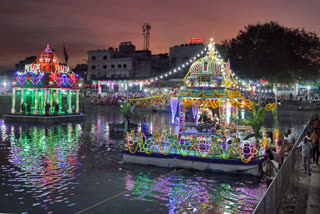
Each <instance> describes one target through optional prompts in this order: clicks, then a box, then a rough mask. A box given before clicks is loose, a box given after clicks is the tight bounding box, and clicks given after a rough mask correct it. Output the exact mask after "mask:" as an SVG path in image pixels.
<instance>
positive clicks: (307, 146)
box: [297, 137, 312, 175]
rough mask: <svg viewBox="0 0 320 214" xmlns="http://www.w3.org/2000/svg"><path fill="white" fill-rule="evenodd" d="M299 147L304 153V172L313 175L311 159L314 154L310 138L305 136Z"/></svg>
mask: <svg viewBox="0 0 320 214" xmlns="http://www.w3.org/2000/svg"><path fill="white" fill-rule="evenodd" d="M297 149H301V150H302V151H301V154H302V161H303V168H304V173H305V174H308V175H311V173H310V159H311V154H312V144H311V142H309V141H308V138H307V137H305V138H304V139H303V142H301V143H300V144H299V146H298V148H297Z"/></svg>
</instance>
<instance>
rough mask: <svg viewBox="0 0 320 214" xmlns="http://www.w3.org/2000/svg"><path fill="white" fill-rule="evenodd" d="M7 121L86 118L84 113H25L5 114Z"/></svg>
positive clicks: (56, 121) (54, 121)
mask: <svg viewBox="0 0 320 214" xmlns="http://www.w3.org/2000/svg"><path fill="white" fill-rule="evenodd" d="M3 118H4V120H5V121H10V122H30V123H66V122H75V121H82V120H84V119H85V118H86V115H85V114H83V113H80V114H67V115H49V116H46V115H23V114H6V115H3Z"/></svg>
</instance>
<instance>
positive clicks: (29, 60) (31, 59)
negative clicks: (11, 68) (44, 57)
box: [16, 56, 37, 71]
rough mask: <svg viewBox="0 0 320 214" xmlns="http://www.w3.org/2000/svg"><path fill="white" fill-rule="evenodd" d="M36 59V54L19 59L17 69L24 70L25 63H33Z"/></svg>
mask: <svg viewBox="0 0 320 214" xmlns="http://www.w3.org/2000/svg"><path fill="white" fill-rule="evenodd" d="M36 59H37V57H36V56H28V57H26V58H25V59H24V60H21V61H19V62H18V63H17V64H16V71H24V68H25V65H28V64H31V63H33V62H34V61H36Z"/></svg>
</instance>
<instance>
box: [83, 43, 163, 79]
mask: <svg viewBox="0 0 320 214" xmlns="http://www.w3.org/2000/svg"><path fill="white" fill-rule="evenodd" d="M168 68H169V57H168V54H158V55H152V53H151V51H149V50H136V47H135V46H134V45H133V44H132V42H121V43H120V45H119V48H115V49H114V48H111V47H110V48H109V49H103V50H90V51H88V74H87V80H107V79H119V80H121V79H143V78H148V77H150V76H151V75H155V74H161V73H162V72H166V71H167V70H168Z"/></svg>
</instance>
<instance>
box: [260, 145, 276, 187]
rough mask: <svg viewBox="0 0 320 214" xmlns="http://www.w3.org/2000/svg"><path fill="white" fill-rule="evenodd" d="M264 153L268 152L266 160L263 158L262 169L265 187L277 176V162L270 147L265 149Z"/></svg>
mask: <svg viewBox="0 0 320 214" xmlns="http://www.w3.org/2000/svg"><path fill="white" fill-rule="evenodd" d="M266 154H268V155H267V160H265V162H264V164H263V168H262V170H263V172H264V173H265V175H266V179H267V181H266V182H267V187H269V185H270V184H271V182H272V180H273V179H274V178H275V177H276V176H277V173H278V169H279V164H278V162H276V161H275V160H274V157H273V154H272V151H271V150H270V149H268V150H267V151H266Z"/></svg>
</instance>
